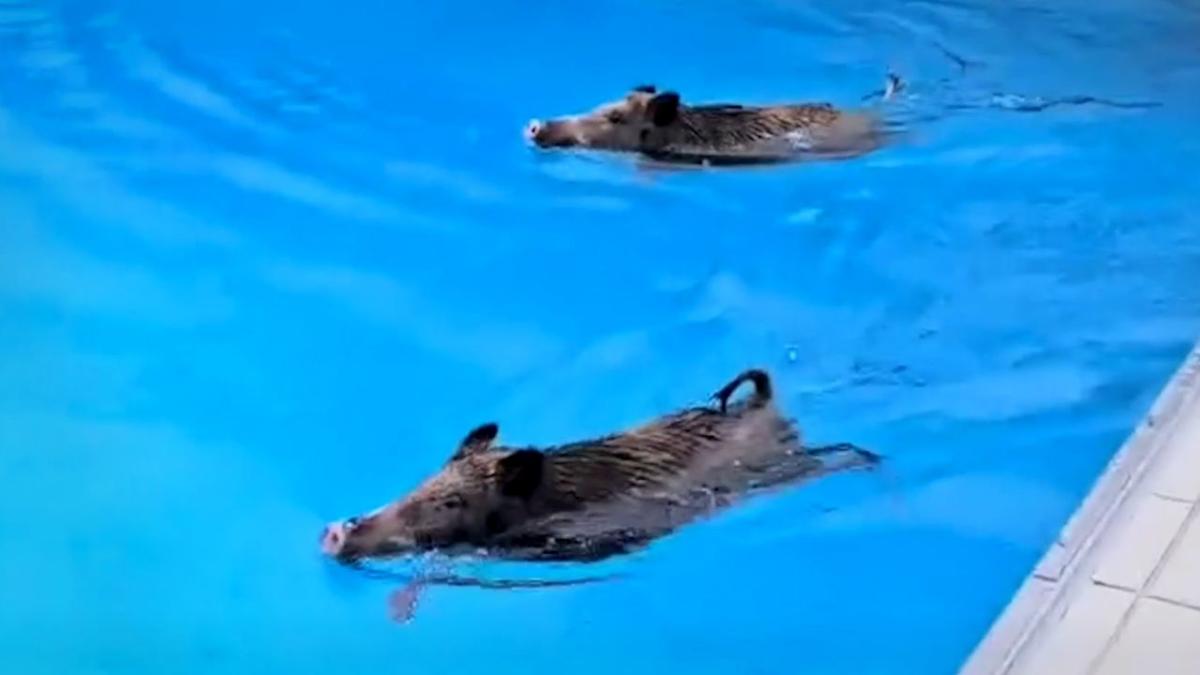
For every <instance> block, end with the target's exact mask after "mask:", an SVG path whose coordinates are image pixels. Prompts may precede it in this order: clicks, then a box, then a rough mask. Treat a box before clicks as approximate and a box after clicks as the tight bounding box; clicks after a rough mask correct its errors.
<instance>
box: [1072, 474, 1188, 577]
mask: <svg viewBox="0 0 1200 675" xmlns="http://www.w3.org/2000/svg"><path fill="white" fill-rule="evenodd" d="M1132 499H1134V500H1136V501H1135V502H1134V503H1133V505H1132V506H1133V512H1132V513H1131V514H1130V517H1129V518H1128V519H1127V520H1126V521H1125V522H1123V523H1119V524H1118V525H1117V526H1116V531H1115V532H1114V533H1113V534H1112V535H1110V536H1108V537H1107V538H1106V539H1107V541H1105V542H1104V544H1103V545H1102V548H1101V549H1100V555H1099V562H1097V563H1096V569H1095V571H1094V572H1093V573H1092V579H1094V580H1096V581H1098V582H1100V583H1104V584H1112V585H1114V586H1122V587H1124V588H1141V587H1142V586H1144V585H1145V584H1146V581H1147V580H1148V579H1149V578H1150V573H1151V572H1153V571H1154V566H1155V565H1157V564H1158V561H1159V560H1160V559H1161V558H1162V557H1163V554H1164V553H1165V552H1166V550H1167V546H1168V545H1169V544H1170V543H1171V540H1172V539H1174V538H1175V536H1176V534H1177V533H1178V532H1179V530H1180V528H1181V527H1183V522H1184V520H1185V519H1186V518H1187V514H1188V511H1189V510H1190V509H1191V505H1190V504H1184V503H1181V502H1174V501H1170V500H1166V499H1162V498H1160V497H1155V496H1154V495H1134V496H1133V497H1132ZM1129 506H1130V505H1128V504H1127V505H1126V506H1125V508H1129Z"/></svg>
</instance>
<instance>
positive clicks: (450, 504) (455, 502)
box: [442, 495, 467, 509]
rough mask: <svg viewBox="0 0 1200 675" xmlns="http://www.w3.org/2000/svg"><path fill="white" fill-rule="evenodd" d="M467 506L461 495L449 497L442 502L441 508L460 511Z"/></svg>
mask: <svg viewBox="0 0 1200 675" xmlns="http://www.w3.org/2000/svg"><path fill="white" fill-rule="evenodd" d="M466 505H467V500H465V499H463V498H462V495H450V496H449V497H446V498H445V499H444V500H442V506H443V507H445V508H447V509H461V508H463V507H465V506H466Z"/></svg>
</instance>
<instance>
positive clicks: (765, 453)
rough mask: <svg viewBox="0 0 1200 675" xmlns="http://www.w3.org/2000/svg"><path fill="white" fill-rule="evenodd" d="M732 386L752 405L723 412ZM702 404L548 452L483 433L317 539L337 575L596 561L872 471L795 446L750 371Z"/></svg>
mask: <svg viewBox="0 0 1200 675" xmlns="http://www.w3.org/2000/svg"><path fill="white" fill-rule="evenodd" d="M744 383H750V384H752V385H753V387H754V389H753V392H752V393H751V394H750V395H749V396H747V397H745V398H744V399H742V400H738V401H731V400H730V399H731V397H732V395H733V394H734V392H735V390H737V389H738V388H739V387H740V386H741V385H743V384H744ZM713 400H714V402H713V404H712V405H707V406H700V407H692V408H687V409H684V410H681V411H677V412H674V413H671V414H668V415H665V416H663V417H660V418H658V419H656V420H654V421H652V422H649V423H647V424H644V425H642V426H639V427H636V428H633V429H631V430H628V431H625V432H622V433H617V434H613V435H610V436H605V437H602V438H596V439H593V440H587V441H581V442H577V443H570V444H567V445H562V446H557V447H551V448H531V447H507V446H503V445H499V444H498V443H497V436H498V434H499V428H498V427H497V426H496V425H495V424H484V425H482V426H479V427H478V428H476V429H474V430H472V431H471V432H470V433H468V434H467V436H466V438H464V439H463V440H462V442H461V444H460V445H459V446H458V448H457V449H456V450H455V451H454V453H453V454H452V455H451V456H450V459H449V460H448V461H447V462H446V464H445V465H444V466H443V467H442V469H441V470H440V471H439V472H437V473H436V474H434V475H433V476H431V477H430V478H428V479H427V480H426V481H425V482H424V483H423V484H421V485H420V486H419V487H417V488H416V489H415V490H414V491H413V492H412V493H411V494H409V495H407V496H405V497H403V498H401V499H400V500H398V501H396V502H394V503H392V504H388V505H386V506H384V507H382V508H380V509H378V510H376V511H374V512H372V513H370V514H368V515H364V516H361V517H355V518H350V519H348V520H344V521H341V522H336V523H333V524H331V525H329V526H328V527H326V528H325V531H324V533H323V534H322V537H321V547H322V549H323V550H324V552H325V553H326V554H328V555H330V556H333V557H335V558H337V559H339V560H341V561H343V562H350V561H354V560H358V559H361V558H367V557H376V556H388V555H402V554H411V553H419V552H425V551H433V550H437V551H442V552H446V553H451V554H453V553H462V552H483V553H485V554H486V555H489V556H491V557H495V558H500V559H508V560H559V561H567V560H571V561H592V560H599V559H602V558H605V557H608V556H611V555H615V554H620V553H625V552H629V551H632V550H634V549H637V548H639V547H642V546H644V545H645V544H647V543H649V542H650V541H652V540H654V539H656V538H658V537H661V536H663V535H666V534H668V533H670V532H672V531H673V530H675V529H676V528H678V527H680V526H681V525H684V524H686V523H688V522H690V521H692V520H694V519H696V518H698V517H700V516H703V515H705V514H708V513H711V512H713V511H715V510H717V509H719V508H721V507H724V506H727V505H729V504H731V503H733V502H734V501H736V500H738V499H740V498H743V497H746V496H749V495H751V494H754V493H756V492H760V491H763V490H768V489H771V488H776V487H782V486H788V485H794V484H798V483H800V482H803V481H805V480H807V479H811V478H815V477H818V476H821V475H824V474H828V473H831V472H836V471H842V470H849V469H856V468H870V467H873V466H875V465H876V464H877V463H878V461H879V459H878V457H877V456H876V455H874V454H872V453H870V452H868V451H866V450H862V449H859V448H856V447H854V446H851V445H847V444H841V445H835V446H828V447H824V448H811V449H806V448H805V447H803V446H802V444H801V439H800V433H799V431H798V429H797V428H796V426H795V425H794V424H793V423H792V422H791V421H789V420H787V419H784V418H783V417H782V416H780V414H779V412H778V410H777V409H776V407H775V404H774V401H773V400H772V391H771V381H770V378H769V377H768V375H767V374H766V373H765V372H763V371H761V370H748V371H746V372H744V373H742V374H741V375H739V376H738V377H736V378H735V379H733V380H732V381H731V382H729V383H728V384H727V385H725V386H724V387H722V388H721V389H720V390H719V391H718V392H717V393H716V394H715V395H714V397H713Z"/></svg>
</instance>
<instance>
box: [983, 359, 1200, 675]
mask: <svg viewBox="0 0 1200 675" xmlns="http://www.w3.org/2000/svg"><path fill="white" fill-rule="evenodd" d="M960 673H961V675H1000V674H1004V675H1032V674H1038V675H1042V674H1045V675H1084V674H1088V675H1092V674H1095V675H1200V345H1198V346H1197V348H1196V349H1194V350H1193V351H1192V353H1191V354H1190V355H1189V356H1188V358H1187V360H1186V361H1185V362H1184V364H1183V366H1182V367H1181V368H1180V369H1179V371H1178V372H1177V373H1176V374H1175V376H1174V377H1173V378H1172V380H1171V382H1170V383H1169V384H1168V385H1167V388H1166V389H1165V390H1164V391H1163V393H1162V394H1161V395H1160V396H1159V399H1158V401H1157V402H1156V403H1155V405H1154V408H1153V409H1152V410H1151V412H1150V414H1149V415H1147V416H1146V418H1145V419H1144V420H1143V421H1142V423H1141V424H1140V425H1139V426H1138V428H1137V430H1136V431H1135V432H1134V433H1133V435H1132V436H1131V437H1130V439H1129V440H1128V441H1127V442H1126V443H1125V445H1124V447H1122V448H1121V451H1120V452H1119V453H1118V454H1117V456H1116V457H1114V458H1113V460H1112V462H1111V463H1110V464H1109V466H1108V468H1107V470H1106V471H1105V473H1104V474H1103V475H1102V476H1101V478H1100V480H1099V481H1098V482H1097V483H1096V486H1095V487H1094V488H1093V490H1092V492H1091V494H1090V495H1088V497H1087V499H1086V500H1084V502H1083V504H1082V505H1081V506H1080V508H1079V510H1078V511H1077V512H1076V513H1075V515H1074V516H1073V517H1072V518H1071V520H1070V522H1068V523H1067V526H1066V527H1065V528H1064V529H1063V531H1062V533H1061V534H1060V535H1059V539H1058V541H1057V542H1055V543H1054V545H1053V546H1051V547H1050V550H1049V551H1047V552H1046V554H1045V556H1044V557H1043V558H1042V560H1041V562H1039V563H1038V565H1037V567H1036V568H1035V569H1034V571H1033V573H1032V574H1031V575H1030V576H1029V578H1028V579H1026V581H1025V584H1024V585H1023V586H1022V587H1021V589H1020V591H1018V593H1017V595H1016V596H1015V597H1014V598H1013V600H1012V602H1011V603H1010V604H1009V606H1008V608H1007V609H1006V610H1005V612H1004V614H1003V615H1001V617H1000V619H999V620H998V621H997V622H996V624H995V625H993V626H992V629H991V631H990V632H989V633H988V635H987V636H986V637H985V638H984V640H983V642H982V643H980V645H979V647H978V648H977V649H976V651H975V653H974V654H972V656H971V658H970V659H969V660H968V661H967V663H966V665H965V666H964V667H963V669H962V670H961V671H960Z"/></svg>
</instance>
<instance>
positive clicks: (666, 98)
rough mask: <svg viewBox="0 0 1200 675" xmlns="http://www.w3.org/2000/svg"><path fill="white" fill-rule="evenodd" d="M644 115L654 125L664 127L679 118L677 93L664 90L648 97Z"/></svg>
mask: <svg viewBox="0 0 1200 675" xmlns="http://www.w3.org/2000/svg"><path fill="white" fill-rule="evenodd" d="M646 115H648V116H649V117H650V121H651V122H653V123H654V126H656V127H665V126H667V125H668V124H670V123H672V122H674V121H675V120H676V119H678V118H679V94H676V93H675V92H673V91H664V92H663V93H661V94H659V95H657V96H655V97H654V98H652V99H650V102H649V103H647V104H646Z"/></svg>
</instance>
